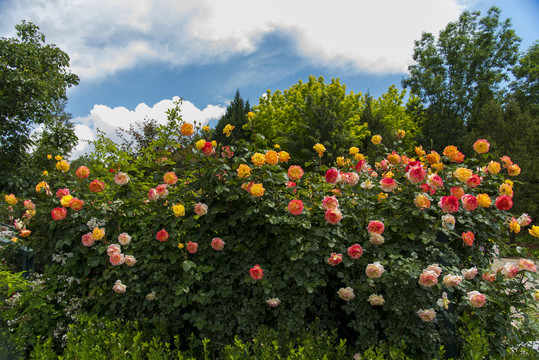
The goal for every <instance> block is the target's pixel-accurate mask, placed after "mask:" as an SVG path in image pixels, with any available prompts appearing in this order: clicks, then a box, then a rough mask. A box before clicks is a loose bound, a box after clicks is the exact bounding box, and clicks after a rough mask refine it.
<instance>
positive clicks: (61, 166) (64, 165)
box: [56, 160, 69, 172]
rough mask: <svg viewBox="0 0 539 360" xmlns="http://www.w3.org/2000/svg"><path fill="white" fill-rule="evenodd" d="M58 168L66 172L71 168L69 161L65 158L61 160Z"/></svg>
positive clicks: (57, 165)
mask: <svg viewBox="0 0 539 360" xmlns="http://www.w3.org/2000/svg"><path fill="white" fill-rule="evenodd" d="M56 169H58V170H60V171H61V172H66V171H67V170H69V163H68V162H67V161H65V160H60V161H58V162H57V163H56Z"/></svg>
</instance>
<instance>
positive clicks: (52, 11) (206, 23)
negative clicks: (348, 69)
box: [0, 0, 465, 80]
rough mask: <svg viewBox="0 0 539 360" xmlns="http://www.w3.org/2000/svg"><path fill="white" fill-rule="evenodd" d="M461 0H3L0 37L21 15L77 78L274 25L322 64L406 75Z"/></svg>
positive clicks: (222, 49)
mask: <svg viewBox="0 0 539 360" xmlns="http://www.w3.org/2000/svg"><path fill="white" fill-rule="evenodd" d="M459 1H460V2H459ZM463 1H465V0H437V1H432V0H409V1H402V0H391V1H390V0H386V1H351V0H335V1H331V2H328V1H321V0H309V1H307V0H296V1H289V0H274V1H271V2H260V1H252V0H230V1H222V0H182V1H176V0H161V1H152V0H129V1H127V0H93V1H85V0H73V1H69V2H66V1H62V0H46V1H45V0H6V1H4V2H2V4H1V5H0V10H1V11H0V14H1V15H0V24H1V25H0V34H2V35H5V36H11V35H13V27H14V25H15V24H16V23H17V22H18V21H20V20H19V19H27V20H28V21H32V22H34V23H36V24H38V25H39V26H40V28H41V30H42V31H43V32H44V33H45V34H46V35H47V38H48V40H49V41H52V42H53V43H56V44H57V45H58V46H60V47H61V48H62V49H63V50H65V51H66V52H67V53H68V54H69V55H70V56H71V64H72V70H73V72H74V73H76V74H78V75H79V76H81V78H82V79H83V80H98V79H103V78H105V77H107V76H110V75H113V74H115V73H117V72H118V71H121V70H126V69H131V68H134V67H136V66H139V65H142V64H146V63H162V64H166V65H169V66H183V65H190V64H211V63H212V62H216V61H221V60H223V59H226V58H228V57H230V56H232V55H234V54H237V53H251V52H253V51H254V50H256V48H257V46H258V44H259V42H260V40H261V39H262V38H263V36H264V35H267V34H270V33H272V32H275V31H279V32H280V33H285V34H288V35H289V37H290V38H291V39H292V41H293V42H294V43H295V44H296V50H297V51H298V54H299V55H300V56H304V57H305V58H307V59H311V60H312V61H315V62H317V63H319V64H322V65H328V66H329V65H330V66H339V65H346V66H350V65H352V66H353V67H354V68H355V69H356V70H358V71H369V72H378V73H387V72H402V71H404V69H405V68H406V66H407V65H408V64H410V63H411V57H410V55H411V51H412V48H413V41H414V40H415V39H417V38H419V37H420V35H421V32H423V31H428V32H433V33H437V32H438V31H439V30H440V29H442V28H443V27H444V26H445V25H446V24H447V23H448V22H449V21H453V20H455V19H457V17H458V15H459V13H460V12H461V10H462V9H463V7H462V6H461V5H459V4H462V3H463Z"/></svg>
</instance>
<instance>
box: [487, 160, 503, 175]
mask: <svg viewBox="0 0 539 360" xmlns="http://www.w3.org/2000/svg"><path fill="white" fill-rule="evenodd" d="M500 169H501V166H500V163H499V162H497V161H491V162H489V163H488V165H487V170H488V172H489V173H491V174H497V173H499V172H500Z"/></svg>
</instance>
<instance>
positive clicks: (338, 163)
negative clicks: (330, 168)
mask: <svg viewBox="0 0 539 360" xmlns="http://www.w3.org/2000/svg"><path fill="white" fill-rule="evenodd" d="M337 166H341V167H342V166H344V158H343V157H342V156H339V157H338V158H337Z"/></svg>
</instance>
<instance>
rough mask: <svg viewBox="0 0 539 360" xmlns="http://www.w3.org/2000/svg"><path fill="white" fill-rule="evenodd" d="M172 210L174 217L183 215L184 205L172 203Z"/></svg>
mask: <svg viewBox="0 0 539 360" xmlns="http://www.w3.org/2000/svg"><path fill="white" fill-rule="evenodd" d="M172 211H173V212H174V215H176V217H180V216H185V207H184V206H183V205H182V204H176V205H173V206H172Z"/></svg>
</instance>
